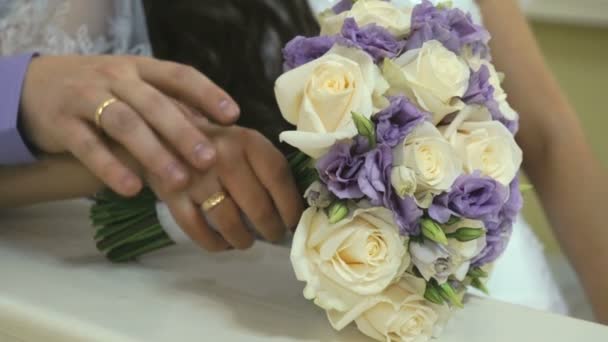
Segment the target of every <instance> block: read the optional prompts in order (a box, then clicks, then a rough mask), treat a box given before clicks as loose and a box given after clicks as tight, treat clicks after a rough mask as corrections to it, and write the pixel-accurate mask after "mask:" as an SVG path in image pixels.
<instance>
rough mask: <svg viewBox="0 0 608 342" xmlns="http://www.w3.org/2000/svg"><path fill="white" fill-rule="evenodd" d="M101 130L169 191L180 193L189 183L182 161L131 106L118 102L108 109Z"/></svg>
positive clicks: (102, 120)
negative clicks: (178, 190)
mask: <svg viewBox="0 0 608 342" xmlns="http://www.w3.org/2000/svg"><path fill="white" fill-rule="evenodd" d="M111 97H112V95H111V94H107V95H105V96H103V95H102V96H100V98H102V99H108V98H111ZM94 103H101V102H94ZM100 126H101V127H100V128H101V129H102V130H103V131H104V132H105V133H106V134H107V135H108V136H110V137H111V138H112V139H114V140H116V141H117V142H119V143H120V144H121V145H123V146H124V147H125V148H126V149H127V150H128V151H129V152H130V153H131V154H132V155H133V156H134V157H135V159H137V160H138V161H139V162H140V163H141V165H142V166H143V167H144V168H145V169H146V170H147V172H148V173H150V174H154V175H156V176H158V177H159V178H161V179H162V180H163V184H164V186H165V187H166V188H167V189H173V190H175V189H179V188H182V187H184V186H185V185H186V184H187V183H188V173H187V171H186V168H185V167H184V166H183V165H182V163H181V161H179V159H178V158H176V157H175V156H174V155H173V154H172V153H171V152H169V150H168V149H167V148H166V147H165V146H164V145H163V144H162V143H161V141H160V139H159V138H158V137H157V136H156V135H155V134H154V132H152V130H151V129H150V128H149V127H148V125H147V124H146V123H145V122H144V121H143V120H142V119H141V117H140V116H139V115H138V114H137V113H136V112H135V111H134V110H133V109H132V108H131V107H130V106H129V105H127V104H125V103H124V102H122V101H116V102H114V103H112V104H111V105H110V106H108V107H106V108H105V110H104V111H103V114H102V116H101V118H100Z"/></svg>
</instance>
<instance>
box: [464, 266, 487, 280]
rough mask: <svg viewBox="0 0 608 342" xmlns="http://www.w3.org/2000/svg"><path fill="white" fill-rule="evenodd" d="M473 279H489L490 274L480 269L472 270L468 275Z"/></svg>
mask: <svg viewBox="0 0 608 342" xmlns="http://www.w3.org/2000/svg"><path fill="white" fill-rule="evenodd" d="M467 275H469V276H470V277H471V278H487V277H488V272H486V271H484V270H482V269H481V268H480V267H475V268H471V269H470V270H469V273H467Z"/></svg>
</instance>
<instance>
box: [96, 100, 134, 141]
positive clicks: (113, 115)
mask: <svg viewBox="0 0 608 342" xmlns="http://www.w3.org/2000/svg"><path fill="white" fill-rule="evenodd" d="M104 121H105V122H104ZM102 123H103V124H104V126H105V129H107V130H109V131H110V132H111V133H114V134H117V135H119V136H124V135H127V134H130V133H132V132H133V131H135V130H137V129H138V128H139V125H140V124H141V120H140V119H139V117H138V116H137V115H136V114H135V113H133V112H132V111H131V110H129V109H128V108H126V107H123V106H119V105H118V104H117V105H116V106H115V107H113V108H112V107H109V108H108V112H107V113H106V114H104V117H102Z"/></svg>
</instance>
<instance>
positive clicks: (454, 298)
mask: <svg viewBox="0 0 608 342" xmlns="http://www.w3.org/2000/svg"><path fill="white" fill-rule="evenodd" d="M437 290H438V291H439V294H440V295H441V297H443V298H444V299H445V300H447V301H448V302H450V303H451V304H452V305H454V306H455V307H457V308H460V309H462V308H464V305H463V304H462V301H461V300H460V298H459V297H458V295H457V294H456V291H455V290H454V288H453V287H452V285H450V283H448V282H445V283H443V284H441V285H438V287H437Z"/></svg>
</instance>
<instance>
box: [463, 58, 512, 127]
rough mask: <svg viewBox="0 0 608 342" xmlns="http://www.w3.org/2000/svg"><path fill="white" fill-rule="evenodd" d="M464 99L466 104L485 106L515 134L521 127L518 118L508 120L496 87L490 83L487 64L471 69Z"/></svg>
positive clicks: (494, 118) (493, 116)
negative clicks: (499, 102)
mask: <svg viewBox="0 0 608 342" xmlns="http://www.w3.org/2000/svg"><path fill="white" fill-rule="evenodd" d="M462 100H463V101H464V102H465V103H466V104H477V105H481V106H485V107H486V108H487V109H488V111H489V112H490V114H491V116H492V119H493V120H498V121H499V122H501V123H502V124H503V125H505V126H506V127H507V129H508V130H509V131H510V132H511V133H513V134H515V133H516V132H517V130H518V128H519V123H518V122H517V120H507V119H506V118H505V116H504V115H503V113H502V112H501V111H500V107H499V104H498V102H497V101H496V99H495V98H494V87H493V86H492V85H491V84H490V69H489V68H488V66H487V65H482V66H481V68H479V70H477V71H471V78H470V80H469V88H468V89H467V91H466V93H465V94H464V96H463V97H462Z"/></svg>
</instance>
